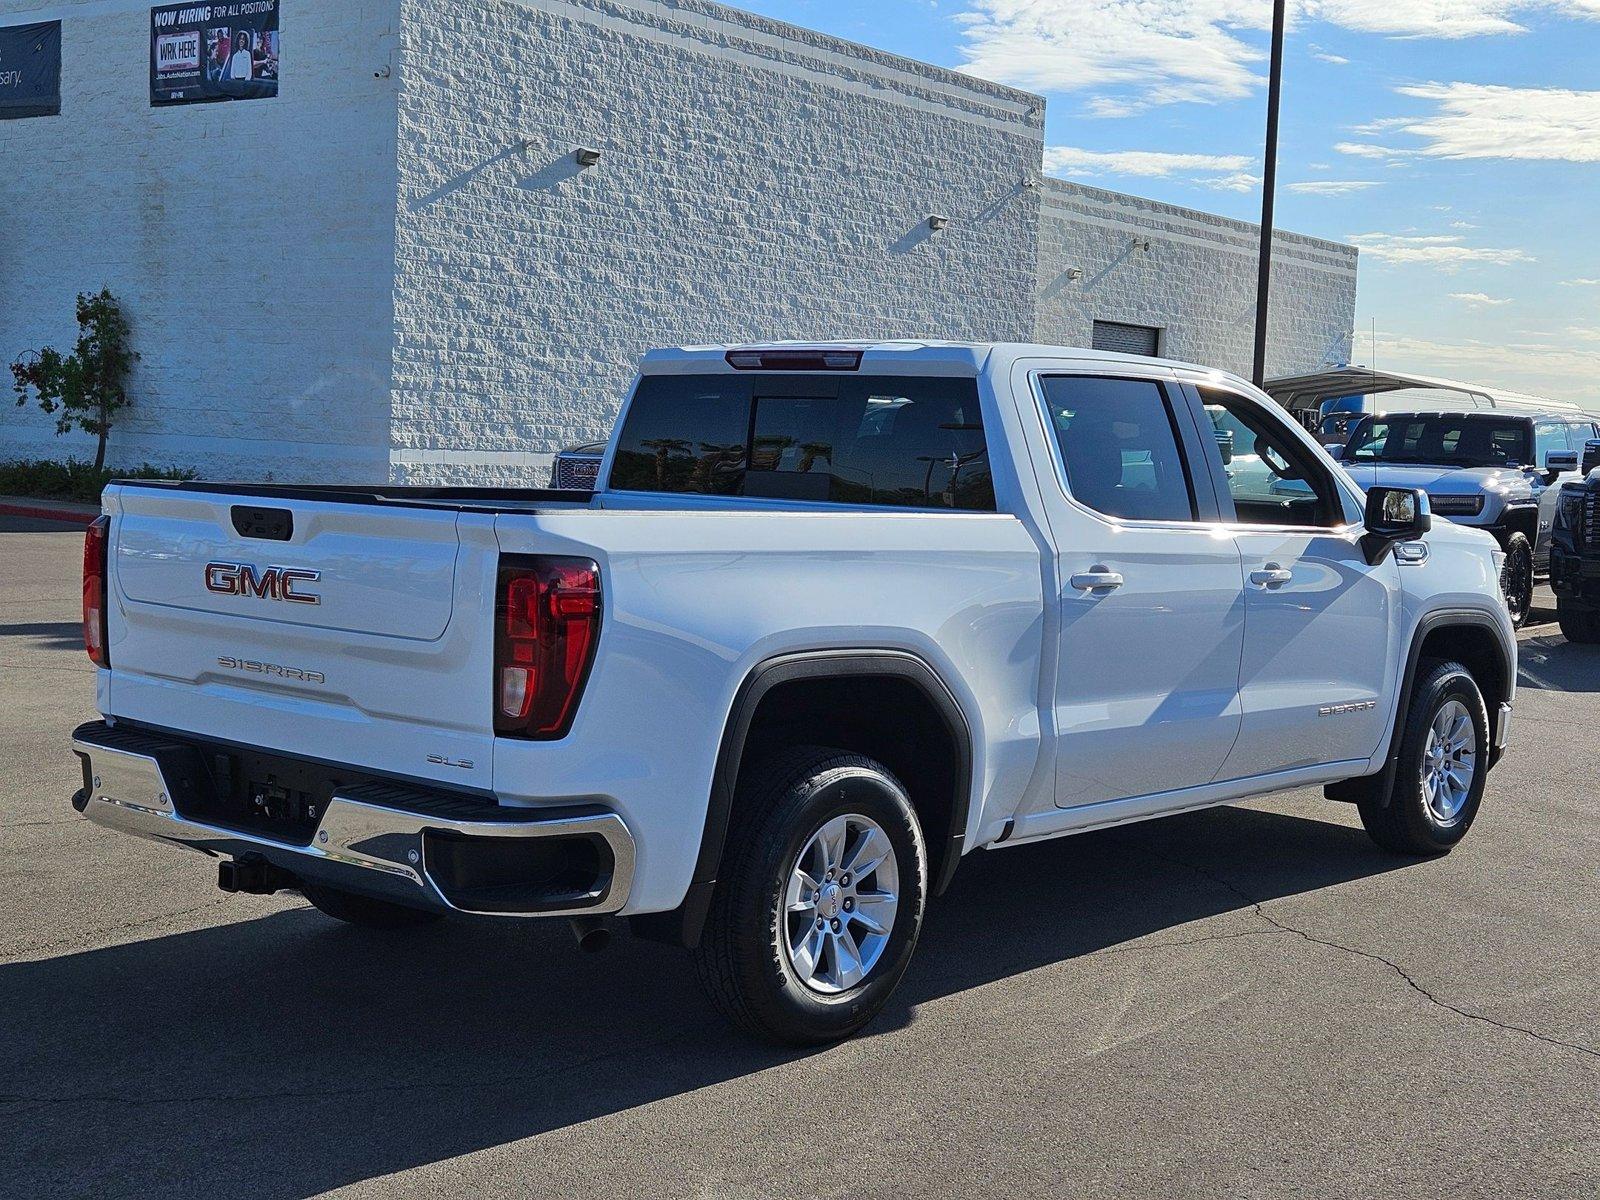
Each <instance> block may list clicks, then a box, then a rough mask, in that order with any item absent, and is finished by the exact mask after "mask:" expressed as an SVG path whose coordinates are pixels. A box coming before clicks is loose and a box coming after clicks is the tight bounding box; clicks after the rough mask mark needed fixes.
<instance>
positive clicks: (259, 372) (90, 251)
mask: <svg viewBox="0 0 1600 1200" xmlns="http://www.w3.org/2000/svg"><path fill="white" fill-rule="evenodd" d="M150 7H151V6H150V5H149V4H148V3H143V4H130V3H124V2H105V0H99V2H95V0H78V2H76V3H67V4H61V3H57V4H50V5H46V6H41V5H38V4H33V3H27V2H26V0H23V2H20V3H19V2H18V0H0V24H7V25H10V24H21V23H23V22H26V21H34V20H54V19H58V18H59V19H61V20H62V21H63V26H62V64H61V115H60V116H56V117H39V118H34V119H30V120H22V121H0V364H4V363H9V362H10V361H11V360H12V359H13V358H15V357H16V355H17V354H18V353H19V352H21V351H23V350H26V349H36V348H37V347H39V346H40V345H43V344H47V343H48V344H51V345H54V346H56V347H58V348H61V349H70V347H71V344H72V342H73V340H74V339H75V338H76V336H77V326H76V323H75V321H74V319H73V301H74V297H75V295H76V294H77V293H78V292H80V291H98V290H99V289H100V288H101V287H102V286H109V287H110V288H111V290H112V291H113V292H114V293H115V294H116V295H117V296H119V297H120V298H121V299H122V300H123V301H124V302H125V304H126V307H127V310H128V313H129V315H130V317H131V319H132V322H133V342H134V345H135V347H136V348H137V349H138V350H139V351H140V352H141V353H142V355H143V361H142V362H141V363H140V364H139V365H138V366H137V367H136V369H135V371H134V374H133V378H132V380H131V382H130V390H131V392H132V394H133V396H134V398H135V406H134V407H132V408H130V409H128V410H127V411H126V413H125V414H124V423H123V424H122V425H121V426H120V427H119V428H116V429H115V430H114V431H113V434H112V442H111V454H110V461H111V462H112V463H113V464H114V465H116V464H121V465H132V464H137V463H140V462H144V461H149V462H153V463H156V464H160V465H183V466H192V467H195V468H198V469H199V470H200V471H201V472H202V473H203V474H205V475H207V476H209V477H211V478H228V477H240V478H256V479H259V478H263V477H265V476H266V475H268V474H269V473H270V474H273V475H275V476H276V477H277V478H280V479H282V478H301V479H306V478H340V479H382V478H384V477H385V476H386V475H387V473H388V457H389V455H388V429H389V371H390V359H391V343H392V330H393V320H392V311H393V299H392V296H393V275H394V249H393V247H394V195H395V186H396V185H395V175H396V166H395V162H396V155H395V115H394V104H395V102H394V90H395V89H394V85H393V83H392V81H389V80H379V79H374V78H373V72H374V71H375V70H377V69H378V68H379V67H381V66H382V65H384V64H385V63H387V62H388V61H389V58H390V56H391V54H392V52H393V47H394V45H395V43H396V41H397V38H396V30H397V19H398V10H399V0H341V2H340V3H338V4H329V3H326V2H324V0H284V2H283V7H282V15H281V24H282V29H283V68H284V79H283V85H282V89H281V94H280V95H278V96H277V97H276V98H273V99H269V100H252V101H236V102H229V103H220V104H194V105H185V106H180V107H173V108H151V107H150V92H149V67H148V62H149V54H150V49H149V44H150V38H149V23H150ZM5 381H6V383H9V382H10V376H9V373H6V374H5ZM6 394H8V393H6ZM93 453H94V446H93V439H91V438H90V437H88V436H87V435H83V434H74V435H70V436H68V437H64V438H57V437H56V436H55V432H54V425H53V423H52V420H51V418H49V417H47V416H46V415H45V414H44V413H41V412H40V411H39V410H38V409H37V408H36V407H34V406H32V404H31V403H30V405H29V406H28V407H26V408H16V407H14V406H13V405H12V404H11V403H10V402H9V400H7V401H6V402H4V403H0V458H11V457H24V456H26V457H65V456H67V455H68V454H72V455H75V456H77V457H79V458H92V457H93Z"/></svg>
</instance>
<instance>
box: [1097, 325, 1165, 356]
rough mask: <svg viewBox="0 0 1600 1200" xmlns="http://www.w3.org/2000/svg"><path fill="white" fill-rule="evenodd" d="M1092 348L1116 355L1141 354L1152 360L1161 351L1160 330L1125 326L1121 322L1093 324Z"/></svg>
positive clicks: (1139, 326)
mask: <svg viewBox="0 0 1600 1200" xmlns="http://www.w3.org/2000/svg"><path fill="white" fill-rule="evenodd" d="M1094 348H1095V349H1096V350H1109V351H1112V352H1114V353H1117V354H1142V355H1144V356H1145V357H1146V358H1154V357H1156V355H1157V354H1159V353H1160V351H1161V330H1160V329H1158V328H1156V327H1155V326H1153V325H1125V324H1123V323H1122V322H1121V321H1096V322H1095V323H1094Z"/></svg>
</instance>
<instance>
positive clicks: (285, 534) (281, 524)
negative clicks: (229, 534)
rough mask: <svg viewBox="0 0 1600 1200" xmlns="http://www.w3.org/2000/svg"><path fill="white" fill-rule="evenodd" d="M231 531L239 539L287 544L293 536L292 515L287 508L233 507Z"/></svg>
mask: <svg viewBox="0 0 1600 1200" xmlns="http://www.w3.org/2000/svg"><path fill="white" fill-rule="evenodd" d="M232 512H233V531H234V532H235V533H237V534H238V535H239V536H240V537H247V538H260V539H261V540H262V541H267V542H287V541H288V540H289V539H290V538H291V537H293V536H294V514H293V513H292V512H290V511H289V510H288V509H287V508H252V507H250V506H249V505H245V504H235V505H234V506H233V510H232Z"/></svg>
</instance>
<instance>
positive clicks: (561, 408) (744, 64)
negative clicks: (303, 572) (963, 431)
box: [0, 0, 1356, 482]
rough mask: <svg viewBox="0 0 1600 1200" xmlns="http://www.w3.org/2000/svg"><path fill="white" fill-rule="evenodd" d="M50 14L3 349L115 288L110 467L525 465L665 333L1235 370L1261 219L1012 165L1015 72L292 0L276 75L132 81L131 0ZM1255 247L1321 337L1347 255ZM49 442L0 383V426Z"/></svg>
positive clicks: (533, 20)
mask: <svg viewBox="0 0 1600 1200" xmlns="http://www.w3.org/2000/svg"><path fill="white" fill-rule="evenodd" d="M56 19H59V20H61V21H62V22H63V33H62V41H63V52H62V86H61V92H62V96H61V100H62V104H61V115H59V116H55V117H39V118H33V119H28V120H14V121H0V162H3V163H4V164H5V170H3V171H0V360H3V361H10V359H11V358H12V357H14V356H15V355H16V354H17V353H18V352H20V351H22V350H24V349H28V348H33V347H36V346H38V345H41V344H44V343H47V342H48V343H50V344H54V345H57V346H61V345H65V344H69V343H70V341H71V339H72V337H73V333H74V327H73V325H72V315H71V314H72V298H73V295H74V293H76V292H78V291H83V290H95V289H98V288H99V287H100V286H102V285H107V286H109V287H110V288H111V289H112V290H113V291H114V292H115V293H117V294H118V295H119V296H120V297H122V298H123V299H124V300H125V302H126V304H127V308H128V310H129V314H130V316H131V318H132V321H133V324H134V339H135V345H136V347H137V349H139V350H140V351H141V353H142V354H143V361H142V362H141V364H140V365H139V366H138V368H137V370H136V373H135V377H134V379H133V381H132V391H133V394H134V397H135V407H134V408H132V409H130V410H129V411H128V413H127V415H126V417H125V419H124V422H123V424H122V425H120V426H119V427H118V429H117V431H116V432H115V433H114V434H113V437H112V446H111V459H112V461H113V462H115V463H122V464H130V463H138V462H141V461H149V462H153V463H158V464H163V465H169V464H174V465H188V466H193V467H195V468H197V469H199V470H200V471H201V472H202V473H203V474H205V475H207V476H210V477H226V476H236V477H242V478H262V477H266V476H268V475H271V476H272V477H275V478H277V479H280V480H281V479H287V478H323V479H376V478H383V477H389V478H394V479H448V480H456V481H460V480H467V479H472V480H485V479H487V480H492V479H501V480H513V479H516V480H527V479H534V480H537V481H540V482H542V480H543V478H544V469H545V465H546V464H547V463H548V460H549V456H550V454H551V452H553V451H554V450H556V449H558V448H559V447H561V446H562V445H565V444H568V443H570V442H573V441H577V440H583V439H586V438H590V437H594V436H598V435H600V434H602V433H604V431H605V430H606V429H607V428H608V426H609V424H610V421H611V418H612V416H613V415H614V413H615V410H616V406H617V403H618V401H619V399H620V396H621V392H622V389H623V388H624V387H625V385H626V382H627V379H628V376H629V374H630V372H631V370H632V366H633V362H634V360H635V358H636V356H637V355H638V354H639V352H640V351H641V350H643V349H644V348H646V347H648V346H650V345H655V344H662V343H678V342H685V341H689V342H696V341H699V342H703V341H720V340H730V339H746V338H767V337H817V338H821V337H845V336H852V337H854V336H869V337H891V336H933V337H950V338H1004V339H1028V338H1037V339H1038V340H1041V341H1064V342H1069V343H1079V344H1083V343H1087V342H1089V341H1090V340H1091V339H1092V338H1093V337H1094V336H1095V331H1094V324H1093V323H1094V322H1095V321H1097V320H1098V321H1110V322H1118V323H1121V324H1123V325H1131V326H1141V327H1147V328H1148V329H1152V330H1159V331H1160V332H1159V333H1157V334H1151V335H1149V336H1151V337H1154V338H1155V339H1156V340H1157V341H1158V343H1159V345H1160V348H1161V350H1162V351H1163V352H1164V353H1170V354H1172V355H1175V356H1179V357H1184V358H1191V359H1196V360H1199V361H1202V362H1210V363H1215V364H1217V365H1220V366H1225V367H1229V368H1231V369H1234V370H1240V369H1243V368H1245V367H1247V366H1248V358H1249V345H1250V334H1251V327H1252V320H1253V295H1254V258H1253V238H1254V228H1253V227H1252V226H1249V225H1245V224H1241V223H1238V222H1231V221H1225V220H1223V219H1221V218H1218V217H1213V216H1209V215H1206V214H1202V213H1195V212H1190V211H1187V210H1181V209H1176V208H1172V207H1170V206H1166V205H1158V204H1154V203H1152V202H1149V201H1144V200H1137V199H1134V198H1132V197H1127V196H1119V195H1115V194H1112V193H1107V192H1100V191H1095V190H1093V189H1089V188H1083V187H1078V186H1075V185H1070V184H1061V183H1056V182H1055V181H1049V180H1046V181H1044V184H1043V186H1042V187H1040V186H1032V185H1033V184H1035V183H1037V182H1038V171H1039V166H1040V162H1041V157H1042V129H1043V117H1044V103H1043V101H1042V100H1040V99H1039V98H1038V97H1036V96H1032V95H1029V94H1027V93H1024V92H1018V91H1014V90H1011V89H1009V88H1004V87H999V86H997V85H993V84H989V83H985V82H983V81H981V80H976V79H973V78H970V77H968V76H964V75H960V74H956V73H953V72H950V71H946V70H943V69H940V68H936V67H932V66H928V65H926V64H923V63H917V62H912V61H910V60H906V59H901V58H896V57H893V56H891V55H886V54H881V53H878V52H876V51H873V50H870V49H867V48H864V47H861V46H857V45H853V44H850V43H846V42H841V41H838V40H836V39H833V38H829V37H825V36H823V35H821V34H817V33H813V32H810V31H807V30H802V29H797V28H795V27H792V26H787V25H782V24H779V23H776V22H772V21H768V20H766V19H764V18H760V17H755V16H752V15H749V14H746V13H743V12H739V11H736V10H733V9H729V8H724V7H721V6H718V5H715V4H709V3H704V2H703V0H655V2H650V3H646V0H343V2H342V3H339V4H329V3H326V2H320V0H283V3H282V9H281V38H282V81H281V85H280V92H279V95H277V96H276V97H275V98H272V99H263V100H252V101H239V102H229V103H220V104H205V105H192V106H182V107H175V108H153V107H151V105H150V102H149V84H148V57H149V36H150V21H151V18H150V7H149V5H148V4H128V3H124V2H122V0H73V2H67V3H60V2H58V3H53V4H41V3H37V2H36V0H0V25H11V24H18V23H22V22H27V21H39V20H56ZM578 146H588V147H594V148H596V149H598V150H600V152H601V156H600V160H599V162H598V163H596V164H595V165H593V166H591V167H588V168H580V167H579V166H578V165H577V163H576V162H575V161H574V158H573V154H572V152H573V150H574V148H576V147H578ZM933 214H939V215H945V216H948V217H949V218H950V224H949V226H948V228H946V229H944V230H942V231H939V232H933V231H931V230H930V229H929V227H928V222H927V218H928V217H929V216H930V215H933ZM1135 238H1137V239H1139V241H1140V245H1141V246H1142V244H1143V240H1144V239H1148V240H1149V243H1150V248H1149V250H1144V249H1136V248H1134V241H1135ZM1279 253H1280V256H1281V258H1280V266H1279V269H1278V272H1277V274H1276V275H1275V292H1274V323H1273V339H1274V340H1273V363H1272V365H1273V367H1274V368H1275V369H1277V368H1281V369H1284V370H1290V369H1305V368H1310V367H1314V366H1316V365H1317V364H1318V363H1320V362H1322V361H1324V360H1328V361H1341V360H1342V359H1343V357H1344V356H1345V353H1346V351H1347V347H1348V340H1349V335H1350V331H1351V326H1352V323H1353V310H1354V300H1355V267H1356V262H1355V251H1354V250H1353V249H1350V248H1349V247H1345V246H1340V245H1336V244H1333V243H1328V242H1320V241H1314V240H1312V239H1308V238H1299V237H1295V236H1293V235H1282V236H1281V237H1280V239H1279ZM1074 271H1081V272H1082V275H1081V276H1077V275H1075V274H1074V273H1073V272H1074ZM1122 332H1123V333H1124V335H1126V332H1127V331H1122ZM1134 332H1135V334H1137V332H1138V331H1134ZM69 452H70V453H75V454H77V455H79V456H83V455H84V454H86V453H87V449H86V439H77V438H72V437H69V438H62V439H57V438H55V437H54V435H53V432H52V427H51V425H50V423H49V422H48V420H47V419H46V418H45V417H44V415H43V414H41V413H39V412H37V410H35V409H32V408H13V407H11V406H9V405H7V406H3V407H0V458H5V457H17V456H37V457H45V456H52V457H54V456H64V455H66V454H67V453H69Z"/></svg>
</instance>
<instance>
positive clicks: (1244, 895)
mask: <svg viewBox="0 0 1600 1200" xmlns="http://www.w3.org/2000/svg"><path fill="white" fill-rule="evenodd" d="M1149 853H1150V855H1151V857H1153V858H1159V859H1161V860H1162V861H1163V862H1169V863H1171V864H1173V865H1174V866H1178V867H1182V868H1184V869H1185V870H1186V871H1190V872H1193V873H1194V874H1195V875H1198V876H1200V878H1202V879H1206V880H1209V881H1210V882H1212V883H1214V884H1216V885H1217V886H1218V887H1221V888H1225V889H1226V890H1227V891H1229V892H1231V893H1232V894H1233V895H1235V896H1237V897H1239V899H1241V900H1243V901H1244V902H1245V903H1246V904H1248V905H1249V906H1250V907H1251V909H1252V910H1253V911H1254V912H1255V914H1256V916H1258V917H1260V918H1261V919H1262V920H1263V921H1265V922H1266V923H1267V924H1269V925H1271V926H1272V927H1273V928H1274V929H1277V930H1279V931H1280V932H1283V933H1292V934H1294V935H1295V936H1296V937H1298V938H1303V939H1304V940H1305V941H1308V942H1310V943H1312V944H1313V945H1316V946H1326V947H1327V948H1328V949H1330V950H1339V951H1342V952H1343V953H1345V954H1349V955H1351V956H1353V957H1356V958H1365V959H1370V960H1371V961H1372V962H1375V963H1381V964H1382V965H1384V966H1386V967H1388V968H1389V970H1391V971H1393V972H1394V973H1395V974H1396V975H1398V976H1399V977H1400V978H1401V979H1402V980H1404V981H1405V984H1406V986H1407V987H1409V988H1411V990H1412V991H1414V992H1416V993H1417V995H1419V996H1421V997H1422V998H1423V999H1425V1000H1427V1001H1428V1003H1430V1004H1432V1005H1434V1006H1436V1007H1438V1008H1441V1009H1443V1010H1444V1011H1445V1012H1449V1013H1454V1014H1455V1015H1456V1016H1458V1017H1463V1018H1465V1019H1466V1020H1468V1021H1478V1022H1481V1023H1482V1024H1484V1025H1491V1026H1493V1027H1494V1028H1496V1029H1502V1030H1505V1031H1506V1032H1507V1033H1520V1034H1524V1035H1526V1036H1527V1037H1530V1038H1533V1039H1534V1040H1535V1041H1538V1042H1543V1043H1544V1044H1545V1045H1547V1046H1554V1047H1556V1048H1558V1049H1561V1050H1570V1051H1573V1052H1574V1053H1576V1054H1582V1055H1586V1056H1588V1057H1589V1058H1595V1059H1600V1050H1596V1049H1594V1048H1593V1047H1591V1046H1584V1045H1581V1044H1579V1043H1577V1042H1564V1041H1562V1040H1561V1039H1560V1038H1554V1037H1550V1036H1549V1035H1547V1034H1543V1033H1540V1032H1538V1031H1537V1030H1534V1029H1529V1028H1527V1026H1525V1025H1513V1024H1511V1023H1509V1022H1507V1021H1497V1020H1496V1019H1495V1018H1493V1017H1489V1016H1485V1015H1484V1014H1483V1013H1476V1012H1471V1011H1469V1010H1467V1009H1464V1008H1458V1007H1457V1006H1456V1005H1454V1004H1451V1003H1450V1002H1449V1001H1448V1000H1441V999H1440V998H1439V997H1438V996H1436V995H1434V993H1433V992H1431V991H1429V990H1428V989H1427V988H1425V987H1423V986H1422V985H1421V984H1420V983H1418V982H1417V980H1416V978H1415V977H1414V976H1413V975H1412V974H1411V973H1410V972H1409V971H1407V970H1406V969H1405V968H1404V967H1402V966H1401V965H1400V964H1399V963H1397V962H1395V961H1394V960H1393V959H1389V958H1385V957H1384V956H1383V955H1381V954H1377V953H1375V952H1373V951H1371V950H1363V949H1361V948H1360V947H1359V946H1347V945H1345V944H1344V943H1343V942H1335V941H1330V940H1329V939H1327V938H1320V937H1317V936H1316V935H1315V934H1312V933H1307V932H1306V931H1305V930H1304V929H1297V928H1296V927H1295V926H1293V925H1290V924H1288V923H1286V922H1284V921H1280V920H1279V919H1278V918H1277V917H1275V916H1273V915H1272V914H1271V913H1269V912H1268V911H1267V910H1266V907H1265V903H1264V902H1263V901H1261V900H1258V899H1256V897H1254V896H1252V895H1250V893H1249V892H1247V891H1245V890H1244V889H1243V888H1242V887H1240V886H1239V885H1238V884H1236V883H1234V882H1233V881H1232V880H1231V879H1227V878H1225V877H1223V876H1221V875H1218V874H1216V873H1215V872H1214V871H1210V870H1207V869H1206V868H1205V867H1202V866H1199V865H1198V864H1196V863H1192V862H1187V861H1185V860H1184V859H1181V858H1174V857H1172V856H1171V855H1167V854H1161V853H1158V852H1156V851H1153V850H1152V851H1150V852H1149ZM1201 940H1211V939H1201Z"/></svg>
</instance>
